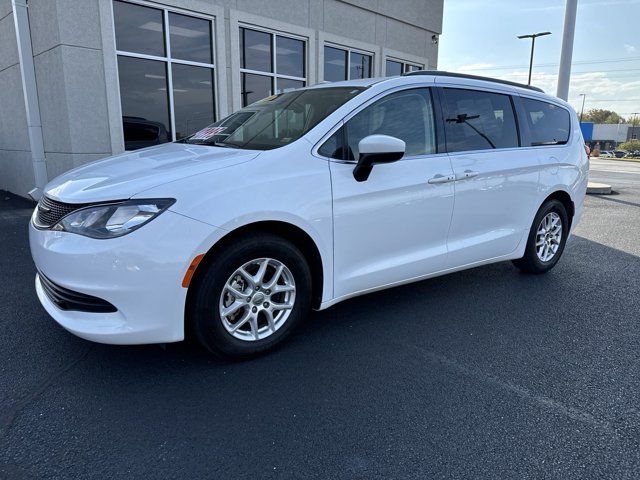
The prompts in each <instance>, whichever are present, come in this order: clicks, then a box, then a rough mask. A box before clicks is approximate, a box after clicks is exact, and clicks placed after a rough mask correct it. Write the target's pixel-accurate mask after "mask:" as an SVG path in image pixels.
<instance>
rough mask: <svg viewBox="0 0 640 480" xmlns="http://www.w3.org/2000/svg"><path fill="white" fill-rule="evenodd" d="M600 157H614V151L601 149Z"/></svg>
mask: <svg viewBox="0 0 640 480" xmlns="http://www.w3.org/2000/svg"><path fill="white" fill-rule="evenodd" d="M599 157H600V158H613V152H610V151H609V150H600V155H599Z"/></svg>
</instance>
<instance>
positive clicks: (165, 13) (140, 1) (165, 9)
mask: <svg viewBox="0 0 640 480" xmlns="http://www.w3.org/2000/svg"><path fill="white" fill-rule="evenodd" d="M115 1H116V0H111V2H110V3H111V7H112V8H113V4H114V2H115ZM117 1H120V2H123V3H129V4H132V5H139V6H141V7H148V8H154V9H156V10H160V11H161V12H162V26H163V41H164V47H165V54H166V56H164V57H162V56H157V55H149V54H145V53H137V52H129V51H127V50H118V47H117V39H116V38H115V36H116V35H115V15H112V21H113V25H112V28H113V30H112V31H113V38H114V47H115V57H116V62H115V68H116V77H117V78H118V104H119V105H120V108H122V98H121V95H120V80H119V79H120V72H119V71H118V57H120V56H122V57H130V58H140V59H143V60H155V61H159V62H163V63H164V64H165V68H166V71H167V99H168V103H169V126H170V128H171V140H170V141H172V142H175V141H176V126H175V123H176V119H175V104H174V98H173V72H172V68H171V66H172V64H174V63H177V64H181V65H188V66H192V67H203V68H209V69H210V70H211V71H212V79H213V82H212V85H211V88H212V89H213V95H212V97H213V121H214V122H215V121H217V119H218V117H219V116H220V115H219V107H218V106H219V104H220V103H219V98H218V92H219V88H218V87H219V83H218V72H217V68H216V64H217V52H216V45H217V43H218V42H217V38H216V20H217V16H215V15H206V14H202V13H198V12H192V11H190V10H184V9H181V8H174V7H169V6H165V5H160V4H157V3H153V2H147V1H144V0H117ZM170 13H175V14H178V15H184V16H187V17H194V18H199V19H202V20H207V21H208V22H209V26H210V27H209V28H210V38H211V45H210V46H211V60H212V63H202V62H194V61H192V60H182V59H178V58H173V57H172V56H171V39H170V37H171V34H170V30H169V14H170ZM120 118H122V112H120ZM120 128H121V130H122V133H123V140H124V129H123V127H122V126H121V127H120ZM125 151H127V150H125Z"/></svg>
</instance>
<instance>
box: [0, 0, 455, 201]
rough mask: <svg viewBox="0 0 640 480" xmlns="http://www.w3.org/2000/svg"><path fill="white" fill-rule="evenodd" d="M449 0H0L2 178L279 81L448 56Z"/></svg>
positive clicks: (163, 125)
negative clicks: (444, 42) (444, 48)
mask: <svg viewBox="0 0 640 480" xmlns="http://www.w3.org/2000/svg"><path fill="white" fill-rule="evenodd" d="M442 8H443V0H393V1H386V0H269V1H265V0H163V1H158V2H150V1H144V0H126V1H124V0H0V85H2V88H1V89H0V189H2V190H8V191H11V192H14V193H17V194H19V195H23V196H24V195H27V193H28V192H29V191H32V190H33V189H34V188H38V189H39V190H35V191H34V195H36V196H37V195H39V193H40V192H41V189H42V187H43V186H44V185H45V184H46V182H47V181H48V180H51V179H52V178H54V177H56V176H57V175H59V174H61V173H62V172H64V171H66V170H69V169H71V168H73V167H76V166H79V165H82V164H85V163H87V162H90V161H93V160H97V159H99V158H102V157H105V156H109V155H113V154H118V153H121V152H124V151H125V150H134V149H136V148H141V147H144V146H148V145H153V144H157V143H162V142H166V141H172V140H177V139H180V138H183V137H184V136H186V135H189V134H191V133H193V132H195V131H197V130H199V129H200V128H202V127H204V126H206V125H208V124H210V123H212V122H214V121H215V120H216V119H220V118H222V117H224V116H226V115H228V114H229V113H231V112H233V111H235V110H237V109H239V108H241V107H243V106H245V105H248V104H251V103H253V102H255V101H256V100H259V99H260V98H263V97H266V96H269V95H272V94H274V93H278V92H283V91H287V90H290V89H295V88H299V87H302V86H305V85H312V84H316V83H319V82H326V81H329V82H331V81H338V80H345V79H354V78H367V77H376V76H388V75H398V74H400V73H402V72H406V71H411V70H416V69H426V68H430V69H433V68H435V67H436V65H437V57H438V37H439V34H440V32H441V29H442Z"/></svg>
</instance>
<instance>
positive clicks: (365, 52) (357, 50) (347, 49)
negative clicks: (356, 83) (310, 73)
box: [322, 41, 376, 83]
mask: <svg viewBox="0 0 640 480" xmlns="http://www.w3.org/2000/svg"><path fill="white" fill-rule="evenodd" d="M325 47H329V48H335V49H336V50H342V51H343V52H346V53H347V65H346V69H347V78H346V80H342V81H347V82H348V81H350V80H362V79H360V78H351V53H357V54H359V55H366V56H368V57H370V58H371V62H370V67H371V68H370V69H371V72H370V76H368V77H365V79H367V78H374V77H375V70H376V69H375V61H376V55H375V53H374V52H370V51H368V50H363V49H361V48H355V47H349V46H346V45H341V44H339V43H335V42H330V41H325V42H324V43H323V44H322V82H326V83H333V82H331V81H330V80H325V78H324V48H325Z"/></svg>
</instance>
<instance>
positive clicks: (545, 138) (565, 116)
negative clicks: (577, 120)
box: [522, 98, 571, 147]
mask: <svg viewBox="0 0 640 480" xmlns="http://www.w3.org/2000/svg"><path fill="white" fill-rule="evenodd" d="M522 104H523V106H524V110H525V114H526V121H527V124H528V126H529V132H530V137H531V138H530V140H531V143H530V145H531V146H533V147H539V146H544V145H564V144H566V143H567V142H568V141H569V132H570V131H571V115H570V114H569V112H568V111H567V110H566V109H565V108H562V107H560V106H558V105H554V104H553V103H548V102H543V101H540V100H532V99H530V98H523V99H522Z"/></svg>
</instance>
